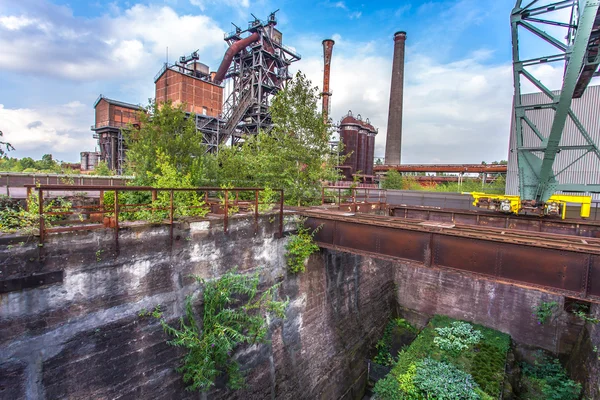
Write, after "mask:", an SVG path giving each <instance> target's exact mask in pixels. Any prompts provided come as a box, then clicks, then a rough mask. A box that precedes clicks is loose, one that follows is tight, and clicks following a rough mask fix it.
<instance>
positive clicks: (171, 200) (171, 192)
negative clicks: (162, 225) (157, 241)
mask: <svg viewBox="0 0 600 400" xmlns="http://www.w3.org/2000/svg"><path fill="white" fill-rule="evenodd" d="M170 203H171V205H170V207H169V224H170V225H169V226H170V228H171V229H170V230H169V234H170V237H171V244H173V218H174V215H173V214H174V205H173V189H171V190H170Z"/></svg>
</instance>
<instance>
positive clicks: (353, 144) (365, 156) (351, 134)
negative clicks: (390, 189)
mask: <svg viewBox="0 0 600 400" xmlns="http://www.w3.org/2000/svg"><path fill="white" fill-rule="evenodd" d="M339 133H340V140H341V141H342V143H343V144H344V149H343V154H344V155H346V154H350V155H349V156H348V157H347V158H346V161H344V163H343V164H342V165H341V167H342V168H340V169H341V170H342V171H343V173H344V179H345V180H352V178H353V175H354V174H356V173H358V172H359V171H360V175H373V160H374V152H375V135H377V129H375V128H374V127H373V125H371V123H370V122H369V120H368V119H367V120H365V121H363V119H362V117H361V116H360V115H357V116H356V117H354V115H352V111H348V114H347V115H346V116H345V117H344V118H342V120H341V121H340V125H339Z"/></svg>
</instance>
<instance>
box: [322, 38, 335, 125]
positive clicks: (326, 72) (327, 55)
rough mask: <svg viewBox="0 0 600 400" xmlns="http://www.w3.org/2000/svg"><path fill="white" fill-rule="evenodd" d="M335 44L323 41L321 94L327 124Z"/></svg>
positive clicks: (328, 40) (331, 41)
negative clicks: (332, 55)
mask: <svg viewBox="0 0 600 400" xmlns="http://www.w3.org/2000/svg"><path fill="white" fill-rule="evenodd" d="M334 44H335V42H334V41H333V40H332V39H325V40H323V61H324V63H325V65H324V68H323V92H322V93H321V96H322V99H323V106H322V108H321V111H322V113H323V121H324V122H325V123H326V124H327V123H328V122H329V97H330V96H331V92H330V91H329V76H330V74H331V53H332V52H333V45H334Z"/></svg>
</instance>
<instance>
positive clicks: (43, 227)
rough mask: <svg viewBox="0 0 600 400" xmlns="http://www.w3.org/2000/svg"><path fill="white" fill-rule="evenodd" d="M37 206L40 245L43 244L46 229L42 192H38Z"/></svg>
mask: <svg viewBox="0 0 600 400" xmlns="http://www.w3.org/2000/svg"><path fill="white" fill-rule="evenodd" d="M38 204H39V205H38V207H39V210H38V211H39V214H40V244H43V243H44V233H45V230H46V227H45V225H44V192H43V191H42V190H38Z"/></svg>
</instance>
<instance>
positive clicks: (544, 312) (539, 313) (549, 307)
mask: <svg viewBox="0 0 600 400" xmlns="http://www.w3.org/2000/svg"><path fill="white" fill-rule="evenodd" d="M557 308H558V303H557V302H555V301H542V302H541V303H540V304H538V305H537V306H535V307H534V308H533V316H534V317H536V319H537V323H538V325H543V324H545V323H546V322H547V321H548V319H549V318H550V317H551V316H552V315H553V314H554V312H555V311H556V309H557Z"/></svg>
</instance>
